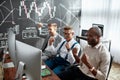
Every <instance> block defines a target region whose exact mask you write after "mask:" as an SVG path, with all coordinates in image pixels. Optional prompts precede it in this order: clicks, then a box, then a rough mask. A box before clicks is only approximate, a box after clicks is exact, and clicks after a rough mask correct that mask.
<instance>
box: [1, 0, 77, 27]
mask: <svg viewBox="0 0 120 80" xmlns="http://www.w3.org/2000/svg"><path fill="white" fill-rule="evenodd" d="M7 1H8V0H6V1H3V2H2V3H0V7H2V8H4V9H5V10H6V11H7V12H8V13H7V15H4V13H3V12H2V10H1V9H0V16H1V18H2V19H1V20H0V26H2V24H3V23H5V22H11V23H12V24H15V17H16V16H14V14H13V12H16V11H18V15H19V16H17V17H18V19H22V18H23V17H22V14H23V13H24V14H25V15H26V18H28V19H29V20H31V21H33V22H34V23H38V22H40V21H41V19H40V18H41V16H43V15H44V16H46V15H49V18H48V19H47V22H48V21H50V20H51V19H52V18H54V19H56V20H58V21H59V22H60V24H61V25H60V26H63V24H64V25H72V26H76V25H75V24H76V23H77V25H79V19H78V18H77V17H76V16H75V14H73V13H72V12H71V11H70V10H69V9H68V8H66V6H65V5H63V4H62V3H60V4H59V5H57V6H55V5H52V6H51V3H50V2H48V1H47V0H44V1H43V2H40V3H38V2H37V1H36V0H32V1H29V5H28V4H27V2H28V0H20V1H18V4H19V5H18V6H17V7H13V2H12V1H14V0H9V3H8V2H7ZM53 2H54V1H53ZM4 4H9V5H10V8H8V7H7V6H5V5H4ZM40 4H41V5H40ZM39 5H40V6H39ZM58 7H59V8H61V10H62V9H64V10H65V11H66V12H65V13H64V15H62V17H58V16H56V12H57V11H58V9H57V8H58ZM45 10H47V12H48V14H46V13H45V12H46V11H45ZM32 11H34V12H35V14H37V17H36V18H39V19H38V20H39V21H38V20H35V19H33V18H32V16H31V13H32ZM58 12H60V11H58ZM45 14H46V15H45ZM68 14H69V15H70V16H71V19H68V20H65V19H66V17H67V16H68ZM9 16H10V17H11V20H7V18H8V17H9ZM34 16H36V15H34ZM19 17H20V18H19ZM42 22H43V23H45V24H46V23H47V22H45V21H42Z"/></svg>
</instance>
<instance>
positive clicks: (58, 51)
mask: <svg viewBox="0 0 120 80" xmlns="http://www.w3.org/2000/svg"><path fill="white" fill-rule="evenodd" d="M65 42H66V41H63V43H62V44H61V45H60V47H59V49H58V50H57V53H58V54H60V49H61V48H62V46H63V44H64V43H65Z"/></svg>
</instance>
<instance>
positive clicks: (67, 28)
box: [64, 26, 74, 33]
mask: <svg viewBox="0 0 120 80" xmlns="http://www.w3.org/2000/svg"><path fill="white" fill-rule="evenodd" d="M64 30H71V31H72V32H73V33H74V30H73V28H72V27H71V26H65V27H64Z"/></svg>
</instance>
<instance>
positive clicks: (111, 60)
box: [106, 54, 114, 80]
mask: <svg viewBox="0 0 120 80" xmlns="http://www.w3.org/2000/svg"><path fill="white" fill-rule="evenodd" d="M113 58H114V57H113V56H112V55H111V54H110V65H109V69H108V74H107V78H106V80H108V77H109V73H110V70H111V67H112V62H113Z"/></svg>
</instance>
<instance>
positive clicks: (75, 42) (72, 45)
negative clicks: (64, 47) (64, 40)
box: [71, 42, 78, 50]
mask: <svg viewBox="0 0 120 80" xmlns="http://www.w3.org/2000/svg"><path fill="white" fill-rule="evenodd" d="M75 44H78V42H75V43H74V44H73V45H72V47H71V50H72V49H73V48H74V46H75Z"/></svg>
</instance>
